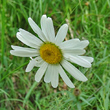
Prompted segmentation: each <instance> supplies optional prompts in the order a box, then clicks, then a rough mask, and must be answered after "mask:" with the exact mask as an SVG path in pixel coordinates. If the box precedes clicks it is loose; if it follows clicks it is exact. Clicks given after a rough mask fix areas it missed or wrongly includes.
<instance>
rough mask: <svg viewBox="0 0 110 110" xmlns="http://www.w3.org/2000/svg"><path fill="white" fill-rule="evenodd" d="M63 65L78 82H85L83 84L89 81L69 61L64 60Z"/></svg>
mask: <svg viewBox="0 0 110 110" xmlns="http://www.w3.org/2000/svg"><path fill="white" fill-rule="evenodd" d="M61 65H62V66H63V67H64V69H66V70H67V71H68V72H69V73H70V74H71V75H72V76H73V77H74V78H76V79H77V80H79V81H83V82H85V81H87V78H86V77H85V76H84V75H83V74H82V73H81V72H80V71H79V70H78V69H77V68H75V67H74V66H73V65H72V64H71V63H69V62H68V61H66V60H63V61H62V62H61Z"/></svg>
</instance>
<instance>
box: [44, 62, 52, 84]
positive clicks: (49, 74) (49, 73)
mask: <svg viewBox="0 0 110 110" xmlns="http://www.w3.org/2000/svg"><path fill="white" fill-rule="evenodd" d="M51 69H52V68H51V64H49V65H48V68H47V71H46V73H45V76H44V81H45V82H46V83H49V82H50V81H51V76H52V70H51Z"/></svg>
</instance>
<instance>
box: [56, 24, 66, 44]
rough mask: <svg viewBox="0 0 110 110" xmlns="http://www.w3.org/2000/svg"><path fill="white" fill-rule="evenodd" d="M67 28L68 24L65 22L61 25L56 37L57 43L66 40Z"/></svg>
mask: <svg viewBox="0 0 110 110" xmlns="http://www.w3.org/2000/svg"><path fill="white" fill-rule="evenodd" d="M67 30H68V25H67V24H64V25H62V26H61V27H60V29H59V31H58V33H57V35H56V38H55V44H56V45H59V44H60V43H61V42H62V41H63V40H64V38H65V37H66V34H67Z"/></svg>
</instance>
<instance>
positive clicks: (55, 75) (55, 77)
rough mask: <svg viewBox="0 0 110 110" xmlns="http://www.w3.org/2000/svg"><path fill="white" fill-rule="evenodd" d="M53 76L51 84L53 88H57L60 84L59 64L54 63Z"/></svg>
mask: <svg viewBox="0 0 110 110" xmlns="http://www.w3.org/2000/svg"><path fill="white" fill-rule="evenodd" d="M51 72H52V76H51V84H52V87H53V88H56V87H57V86H58V82H59V74H58V66H57V65H52V71H51Z"/></svg>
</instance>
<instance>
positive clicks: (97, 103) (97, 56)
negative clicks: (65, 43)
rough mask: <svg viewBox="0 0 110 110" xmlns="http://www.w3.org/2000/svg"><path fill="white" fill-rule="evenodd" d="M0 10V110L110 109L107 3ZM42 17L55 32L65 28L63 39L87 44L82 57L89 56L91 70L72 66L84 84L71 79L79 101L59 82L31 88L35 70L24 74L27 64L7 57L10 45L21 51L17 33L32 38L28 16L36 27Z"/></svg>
mask: <svg viewBox="0 0 110 110" xmlns="http://www.w3.org/2000/svg"><path fill="white" fill-rule="evenodd" d="M0 7H1V10H0V13H1V14H0V17H1V18H0V30H1V31H0V45H1V48H0V57H1V60H0V110H7V109H8V110H18V109H20V110H52V109H53V110H81V109H82V110H109V109H110V105H109V102H110V99H109V98H110V93H109V91H110V1H109V0H89V2H87V1H86V0H63V1H61V0H53V1H52V0H38V1H37V0H27V1H24V0H3V1H2V2H1V1H0ZM42 14H47V16H50V17H52V19H53V22H54V25H55V32H57V30H58V29H59V27H60V26H61V25H62V24H63V23H67V24H69V31H68V34H67V39H71V38H79V39H81V40H82V39H87V40H89V42H90V44H89V46H88V47H87V49H86V50H87V53H86V55H88V56H91V57H94V62H93V64H92V67H91V68H89V69H86V68H83V67H79V66H77V65H76V66H77V67H78V68H79V70H80V71H82V72H83V73H84V74H85V75H86V76H87V78H88V81H87V82H84V83H83V82H80V81H77V80H75V79H74V78H73V77H71V76H70V79H71V80H72V81H73V83H74V84H75V86H76V88H78V89H79V90H80V95H78V96H75V94H74V89H70V88H68V87H67V86H65V84H64V83H63V81H62V79H61V78H60V80H59V81H60V83H59V86H58V88H57V89H53V88H52V87H51V85H50V84H46V83H44V81H43V78H42V80H41V82H40V83H36V82H35V80H34V79H35V78H34V76H35V73H36V71H37V68H34V69H33V70H32V71H31V72H29V73H26V72H25V68H26V65H27V63H28V60H29V59H28V58H20V57H15V56H12V55H11V54H10V52H9V51H10V50H11V45H12V44H13V45H21V46H24V44H22V43H21V42H20V41H18V39H17V38H16V32H18V29H19V28H23V29H25V30H27V31H29V32H31V33H33V34H35V33H34V32H33V31H32V29H31V28H30V26H29V24H28V21H27V19H28V17H32V18H33V20H34V21H35V22H36V23H37V24H38V25H39V26H40V18H41V16H42ZM36 36H37V35H36ZM68 75H69V74H68Z"/></svg>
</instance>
